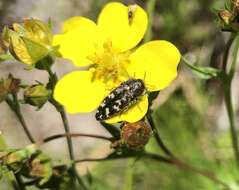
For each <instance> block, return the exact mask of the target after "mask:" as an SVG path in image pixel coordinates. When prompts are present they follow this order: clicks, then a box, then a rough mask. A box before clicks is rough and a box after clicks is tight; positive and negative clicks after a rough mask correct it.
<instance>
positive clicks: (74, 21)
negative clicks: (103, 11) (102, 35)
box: [62, 16, 96, 33]
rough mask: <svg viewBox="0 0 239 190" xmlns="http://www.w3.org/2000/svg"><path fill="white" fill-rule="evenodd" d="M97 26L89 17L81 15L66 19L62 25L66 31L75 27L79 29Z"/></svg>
mask: <svg viewBox="0 0 239 190" xmlns="http://www.w3.org/2000/svg"><path fill="white" fill-rule="evenodd" d="M95 26H96V24H95V23H94V22H93V21H92V20H90V19H88V18H85V17H81V16H74V17H71V18H69V19H67V20H65V21H64V23H63V26H62V31H63V32H64V33H66V32H69V31H72V30H75V29H79V28H81V27H89V28H90V27H93V28H94V27H95Z"/></svg>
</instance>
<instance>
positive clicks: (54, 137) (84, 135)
mask: <svg viewBox="0 0 239 190" xmlns="http://www.w3.org/2000/svg"><path fill="white" fill-rule="evenodd" d="M67 136H68V137H70V138H74V137H90V138H97V139H102V140H107V141H110V142H112V140H113V138H110V137H105V136H101V135H93V134H86V133H64V134H57V135H53V136H50V137H47V138H45V139H44V140H43V141H42V143H47V142H50V141H52V140H55V139H59V138H62V137H67Z"/></svg>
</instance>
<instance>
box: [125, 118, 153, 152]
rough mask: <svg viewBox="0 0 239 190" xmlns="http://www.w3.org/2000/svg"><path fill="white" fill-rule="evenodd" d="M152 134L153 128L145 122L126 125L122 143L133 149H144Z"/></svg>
mask: <svg viewBox="0 0 239 190" xmlns="http://www.w3.org/2000/svg"><path fill="white" fill-rule="evenodd" d="M151 134H152V129H151V127H150V126H149V125H148V124H147V123H146V122H144V121H138V122H136V123H126V124H124V125H123V127H122V130H121V141H122V142H123V143H124V144H125V145H127V146H128V147H129V148H132V149H139V148H142V147H144V145H146V144H147V143H148V141H149V139H150V136H151Z"/></svg>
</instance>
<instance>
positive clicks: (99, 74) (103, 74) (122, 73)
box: [88, 40, 130, 87]
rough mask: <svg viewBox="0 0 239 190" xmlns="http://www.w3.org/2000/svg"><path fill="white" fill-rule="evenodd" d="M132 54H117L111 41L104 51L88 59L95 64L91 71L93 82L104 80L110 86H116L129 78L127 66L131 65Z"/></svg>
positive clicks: (97, 52)
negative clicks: (130, 57) (130, 56)
mask: <svg viewBox="0 0 239 190" xmlns="http://www.w3.org/2000/svg"><path fill="white" fill-rule="evenodd" d="M129 55H130V52H123V53H120V52H117V51H115V50H114V48H113V47H112V42H111V41H110V40H108V41H106V42H105V43H104V44H103V49H102V50H101V51H100V50H99V51H96V52H95V54H94V55H93V56H90V57H88V59H89V60H91V61H92V62H93V64H92V65H91V66H90V71H92V73H93V77H92V80H103V81H104V82H105V83H106V85H108V86H111V87H112V85H113V86H115V85H116V84H119V83H121V82H122V81H123V80H124V79H125V78H128V73H127V70H126V65H127V64H128V63H129Z"/></svg>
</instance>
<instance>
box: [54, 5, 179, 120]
mask: <svg viewBox="0 0 239 190" xmlns="http://www.w3.org/2000/svg"><path fill="white" fill-rule="evenodd" d="M147 24H148V18H147V14H146V13H145V11H144V10H143V9H142V8H141V7H139V6H138V5H130V6H125V5H123V4H121V3H116V2H114V3H109V4H107V5H106V6H105V7H104V8H103V10H102V12H101V13H100V15H99V18H98V21H97V24H96V23H94V22H93V21H91V20H89V19H87V18H84V17H72V18H70V19H69V20H67V21H65V22H64V24H63V34H58V35H56V36H55V37H54V44H55V45H60V49H59V51H60V52H61V54H62V55H63V57H64V58H66V59H69V60H71V61H72V62H73V63H74V64H75V65H76V66H79V67H84V68H85V67H86V66H88V67H87V69H85V70H84V71H83V70H82V71H75V72H72V73H69V74H67V75H66V76H64V77H63V78H62V79H61V80H60V81H59V82H58V83H57V85H56V87H55V90H54V98H55V99H56V100H57V101H58V102H60V103H61V104H63V105H64V106H65V107H66V109H67V111H68V112H69V113H79V112H91V111H94V110H95V109H96V108H97V107H98V106H99V105H100V103H101V101H102V100H103V99H104V98H105V97H106V96H107V95H108V94H109V92H110V90H112V89H113V88H115V87H117V86H118V85H119V84H120V83H121V82H122V81H125V80H128V79H129V78H130V77H131V78H138V79H142V80H143V81H144V83H145V85H146V87H147V90H148V91H149V92H151V91H159V90H161V89H163V88H165V87H167V86H168V85H169V84H170V83H171V81H172V80H174V79H175V77H176V76H177V66H178V63H179V61H180V57H181V55H180V52H179V51H178V49H177V48H176V47H175V46H174V45H173V44H171V43H170V42H167V41H163V40H156V41H151V42H148V43H146V44H144V45H141V46H140V47H139V48H138V49H136V50H135V49H133V48H135V47H136V46H137V44H139V42H140V41H141V40H142V38H143V36H144V34H145V31H146V29H147ZM147 109H148V98H147V95H144V96H143V97H142V98H141V100H139V101H138V102H137V103H136V105H134V106H133V107H131V108H130V109H129V110H128V111H126V112H124V113H122V114H120V115H118V116H115V117H113V118H112V119H109V120H107V122H109V123H114V122H119V121H128V122H135V121H138V120H140V119H142V118H143V117H144V115H145V113H146V112H147Z"/></svg>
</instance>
